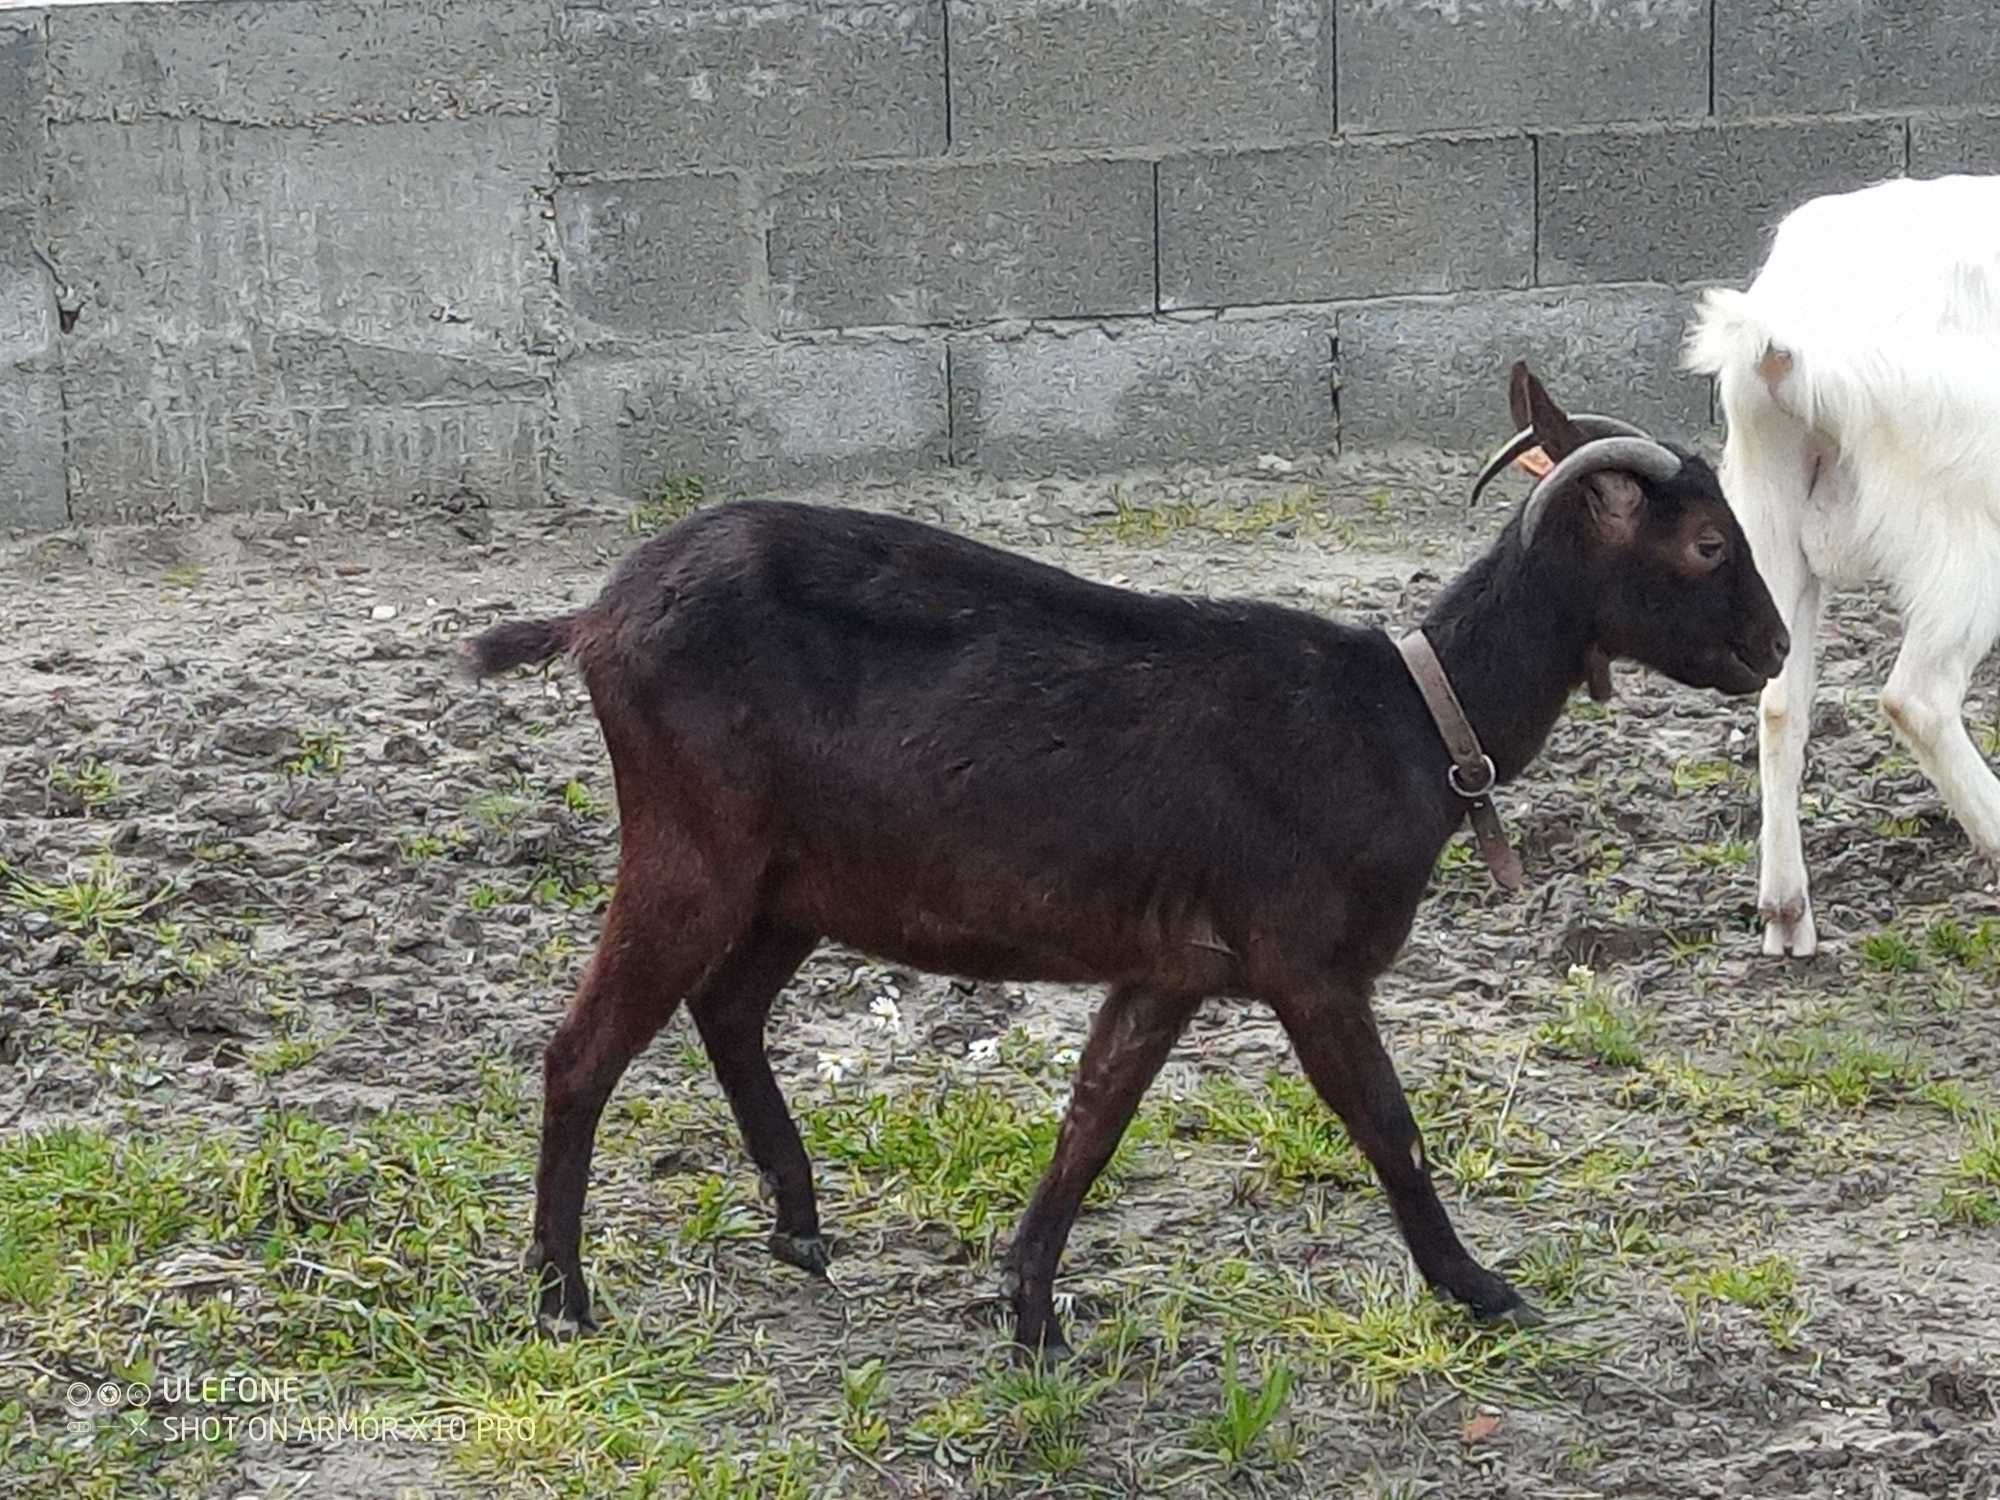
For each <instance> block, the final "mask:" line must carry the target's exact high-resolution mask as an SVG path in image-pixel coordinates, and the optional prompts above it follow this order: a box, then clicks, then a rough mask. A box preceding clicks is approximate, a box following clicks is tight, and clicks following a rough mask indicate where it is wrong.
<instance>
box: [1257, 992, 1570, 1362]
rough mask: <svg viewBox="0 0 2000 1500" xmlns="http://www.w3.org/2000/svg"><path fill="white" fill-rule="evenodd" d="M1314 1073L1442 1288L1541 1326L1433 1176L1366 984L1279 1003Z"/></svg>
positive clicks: (1422, 1265) (1415, 1252)
mask: <svg viewBox="0 0 2000 1500" xmlns="http://www.w3.org/2000/svg"><path fill="white" fill-rule="evenodd" d="M1278 1019H1279V1020H1280V1021H1281V1022H1282V1023H1283V1025H1284V1028H1285V1032H1286V1034H1287V1035H1288V1036H1289V1037H1290V1038H1291V1040H1292V1046H1293V1048H1294V1049H1296V1051H1297V1052H1298V1054H1299V1061H1300V1063H1301V1064H1302V1065H1303V1066H1304V1067H1305V1070H1306V1076H1307V1077H1308V1078H1310V1079H1311V1080H1312V1083H1313V1087H1314V1088H1315V1089H1317V1090H1318V1091H1319V1096H1320V1098H1322V1099H1323V1100H1325V1101H1326V1104H1327V1107H1328V1108H1330V1109H1331V1110H1333V1112H1334V1113H1335V1114H1337V1115H1339V1116H1340V1119H1341V1123H1342V1124H1343V1125H1345V1126H1346V1127H1347V1133H1348V1135H1349V1136H1351V1137H1352V1138H1353V1140H1354V1144H1355V1145H1356V1146H1358V1147H1360V1148H1361V1153H1362V1154H1363V1155H1364V1156H1366V1157H1367V1158H1368V1162H1369V1165H1371V1166H1372V1167H1374V1169H1375V1176H1376V1178H1377V1179H1378V1180H1379V1181H1380V1182H1381V1184H1382V1190H1383V1192H1385V1193H1386V1194H1388V1197H1389V1206H1390V1208H1392V1209H1393V1210H1394V1211H1395V1215H1396V1223H1397V1225H1398V1226H1399V1227H1400V1228H1401V1230H1402V1232H1403V1242H1404V1243H1405V1244H1406V1245H1408V1246H1409V1249H1410V1255H1411V1257H1412V1258H1413V1259H1414V1260H1415V1261H1416V1263H1417V1270H1418V1271H1419V1272H1421V1273H1422V1274H1423V1278H1424V1280H1425V1281H1426V1282H1428V1283H1429V1284H1430V1285H1431V1287H1432V1288H1433V1289H1435V1290H1437V1291H1440V1292H1444V1293H1447V1294H1448V1295H1450V1296H1452V1297H1455V1298H1457V1299H1458V1300H1459V1301H1460V1302H1463V1303H1464V1304H1465V1305H1466V1306H1467V1307H1469V1308H1471V1309H1472V1311H1473V1313H1474V1315H1475V1316H1477V1317H1479V1318H1481V1319H1484V1320H1486V1321H1488V1322H1506V1323H1512V1324H1514V1325H1516V1326H1517V1327H1531V1326H1533V1325H1534V1324H1537V1323H1540V1322H1541V1321H1542V1315H1541V1313H1539V1312H1538V1311H1536V1309H1535V1308H1534V1307H1533V1306H1532V1305H1531V1304H1530V1303H1528V1302H1527V1301H1526V1299H1524V1298H1523V1297H1522V1296H1521V1294H1520V1293H1519V1292H1517V1291H1515V1290H1514V1288H1513V1286H1512V1285H1511V1284H1510V1283H1509V1282H1508V1280H1507V1279H1506V1277H1504V1276H1501V1275H1499V1274H1498V1273H1497V1272H1494V1271H1489V1270H1487V1269H1486V1267H1484V1266H1482V1265H1481V1264H1480V1263H1479V1262H1478V1261H1476V1260H1474V1259H1473V1258H1472V1255H1471V1253H1470V1252H1469V1251H1467V1250H1466V1248H1465V1246H1464V1245H1463V1244H1461V1243H1460V1242H1459V1238H1458V1232H1457V1231H1456V1230H1455V1229H1453V1228H1452V1225H1451V1218H1450V1216H1449V1215H1448V1214H1446V1212H1445V1208H1444V1204H1443V1203H1442V1202H1440V1201H1439V1199H1438V1195H1437V1188H1436V1187H1435V1186H1434V1185H1433V1184H1432V1182H1431V1170H1430V1161H1429V1159H1428V1158H1427V1157H1426V1156H1425V1155H1424V1142H1423V1136H1422V1135H1421V1133H1419V1131H1418V1130H1417V1122H1416V1120H1415V1119H1414V1118H1413V1117H1412V1116H1411V1114H1410V1106H1409V1102H1408V1101H1407V1100H1406V1099H1405V1098H1404V1097H1403V1084H1402V1080H1401V1079H1399V1078H1397V1076H1396V1066H1395V1064H1394V1063H1392V1062H1391V1061H1390V1060H1389V1054H1388V1052H1387V1051H1386V1050H1384V1048H1383V1046H1382V1038H1381V1036H1380V1035H1379V1034H1378V1033H1377V1031H1376V1029H1375V1017H1374V1014H1373V1012H1372V1011H1371V1010H1370V1009H1369V1004H1368V991H1367V988H1366V987H1365V986H1358V987H1350V986H1335V987H1329V988H1326V989H1322V990H1318V991H1315V992H1313V993H1310V994H1301V995H1296V996H1292V997H1289V998H1288V999H1287V1000H1286V1001H1285V1002H1284V1003H1281V1004H1280V1005H1279V1006H1278Z"/></svg>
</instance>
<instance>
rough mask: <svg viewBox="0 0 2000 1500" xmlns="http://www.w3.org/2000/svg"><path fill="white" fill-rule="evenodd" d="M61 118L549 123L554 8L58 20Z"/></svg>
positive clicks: (53, 47) (133, 11) (447, 5)
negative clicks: (533, 117)
mask: <svg viewBox="0 0 2000 1500" xmlns="http://www.w3.org/2000/svg"><path fill="white" fill-rule="evenodd" d="M49 14H50V44H49V55H50V71H51V74H52V77H53V85H54V86H53V90H52V94H53V98H52V104H53V109H54V117H55V118H56V119H58V120H139V119H145V118H148V117H156V116H167V117H194V118H199V119H204V120H211V121H222V122H230V123H242V124H254V125H301V124H319V123H325V122H331V121H363V120H371V121H390V120H414V119H451V118H455V117H458V116H461V115H469V114H493V113H501V114H547V113H549V112H550V111H551V110H552V108H553V104H554V84H553V82H552V80H551V79H550V76H549V74H550V69H549V67H548V62H547V59H548V55H549V51H550V48H551V45H552V41H551V39H552V36H553V33H554V30H555V25H554V23H555V0H479V3H477V4H466V3H464V0H315V3H314V4H311V5H300V4H296V3H291V0H231V3H228V4H205V5H195V4H179V5H89V6H82V7H68V6H59V7H57V8H55V9H53V10H51V11H50V13H49Z"/></svg>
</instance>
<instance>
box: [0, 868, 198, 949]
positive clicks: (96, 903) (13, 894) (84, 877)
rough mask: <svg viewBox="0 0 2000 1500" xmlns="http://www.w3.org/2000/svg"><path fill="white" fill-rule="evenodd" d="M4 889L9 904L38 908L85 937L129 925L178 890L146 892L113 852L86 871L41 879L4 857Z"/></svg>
mask: <svg viewBox="0 0 2000 1500" xmlns="http://www.w3.org/2000/svg"><path fill="white" fill-rule="evenodd" d="M0 892H4V899H5V904H6V905H8V906H12V907H14V908H16V909H17V910H20V911H30V912H38V913H40V914H41V915H42V916H44V917H47V918H48V919H49V920H50V921H52V922H54V923H55V924H56V925H57V926H59V927H63V928H66V929H68V930H69V931H71V932H74V933H79V934H83V935H85V936H94V937H99V938H102V937H105V936H107V935H109V934H110V933H111V932H113V931H115V930H116V929H118V928H122V927H128V926H130V925H131V924H133V923H134V922H137V921H138V920H139V918H141V917H143V916H144V915H145V914H146V913H147V912H149V911H151V910H152V909H153V908H154V907H156V906H158V905H159V904H160V903H161V902H163V901H165V900H166V899H167V898H168V897H169V896H170V895H172V894H173V886H172V885H171V884H162V885H161V886H159V887H158V888H157V889H156V890H155V891H154V892H153V893H152V894H151V895H142V894H141V893H140V892H139V890H138V889H137V887H136V886H135V885H134V884H133V882H132V878H131V876H130V875H129V874H128V873H127V871H126V869H125V867H124V866H123V865H121V864H120V863H119V862H118V860H117V859H116V858H115V857H114V856H113V855H111V854H110V853H109V852H106V853H102V854H99V855H97V856H96V857H94V858H93V859H92V860H91V861H90V864H89V866H88V867H87V868H86V869H85V871H84V873H83V874H81V875H77V874H71V875H70V876H68V877H67V878H66V879H63V880H37V879H34V878H33V877H31V876H28V875H24V874H21V873H19V872H18V871H15V870H14V869H12V868H11V867H10V866H8V865H7V864H6V863H5V861H0Z"/></svg>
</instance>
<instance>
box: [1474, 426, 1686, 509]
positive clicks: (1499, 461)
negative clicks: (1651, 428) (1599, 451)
mask: <svg viewBox="0 0 2000 1500" xmlns="http://www.w3.org/2000/svg"><path fill="white" fill-rule="evenodd" d="M1569 420H1570V424H1571V425H1572V426H1574V427H1575V428H1576V429H1577V430H1578V431H1579V432H1581V433H1582V434H1583V435H1584V436H1585V437H1591V438H1605V437H1635V438H1650V437H1652V434H1651V433H1650V432H1647V431H1645V430H1644V429H1643V428H1638V427H1634V426H1633V425H1632V424H1631V423H1630V422H1621V421H1619V420H1618V419H1617V418H1616V417H1605V416H1599V415H1598V414H1597V413H1596V412H1590V411H1580V412H1578V413H1577V414H1576V415H1575V416H1573V417H1571V418H1570V419H1569ZM1534 446H1535V429H1534V428H1532V427H1523V428H1522V429H1521V430H1520V431H1519V432H1517V433H1515V434H1514V435H1513V436H1512V437H1510V438H1509V439H1507V441H1506V443H1505V445H1504V446H1502V447H1501V448H1500V450H1499V451H1498V452H1497V453H1495V454H1494V455H1493V456H1492V457H1491V458H1489V459H1487V460H1486V467H1485V468H1483V469H1481V470H1480V471H1479V477H1478V478H1477V479H1475V480H1473V481H1472V494H1471V495H1470V496H1468V497H1467V499H1466V502H1465V503H1466V504H1467V505H1472V504H1475V503H1476V502H1477V501H1478V499H1479V492H1480V491H1481V490H1483V489H1485V488H1486V486H1487V485H1489V484H1491V483H1492V482H1493V480H1494V477H1495V476H1496V475H1498V474H1499V473H1500V471H1501V470H1502V469H1504V468H1506V467H1507V465H1509V464H1511V463H1512V462H1513V461H1514V460H1515V459H1517V458H1519V457H1520V456H1521V455H1522V454H1523V453H1526V452H1527V451H1528V450H1529V449H1530V448H1532V447H1534Z"/></svg>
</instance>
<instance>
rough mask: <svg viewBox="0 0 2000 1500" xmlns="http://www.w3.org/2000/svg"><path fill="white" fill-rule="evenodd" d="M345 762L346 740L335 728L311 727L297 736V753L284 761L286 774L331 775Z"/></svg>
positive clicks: (337, 771)
mask: <svg viewBox="0 0 2000 1500" xmlns="http://www.w3.org/2000/svg"><path fill="white" fill-rule="evenodd" d="M346 764H347V742H346V740H345V739H344V738H343V737H342V735H341V733H340V731H339V730H337V729H311V730H307V731H306V732H305V733H304V734H301V735H300V736H299V753H298V754H297V755H295V756H293V757H292V758H291V759H290V760H288V761H286V762H285V774H286V775H288V776H333V775H337V774H338V773H339V771H340V769H341V767H343V766H345V765H346Z"/></svg>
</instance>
